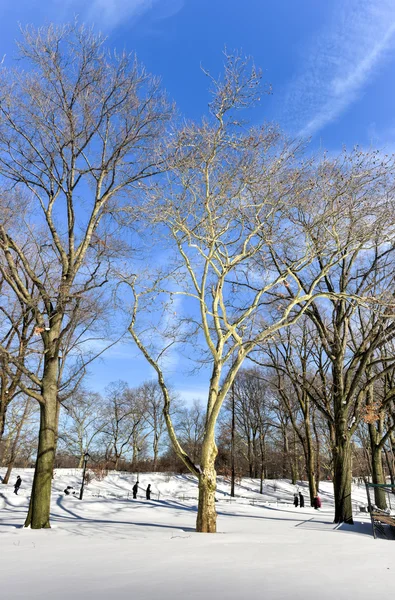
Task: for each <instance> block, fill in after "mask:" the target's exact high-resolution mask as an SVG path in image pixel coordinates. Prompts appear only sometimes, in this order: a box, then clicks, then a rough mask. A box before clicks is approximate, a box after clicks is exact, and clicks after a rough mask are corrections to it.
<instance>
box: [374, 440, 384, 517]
mask: <svg viewBox="0 0 395 600" xmlns="http://www.w3.org/2000/svg"><path fill="white" fill-rule="evenodd" d="M372 479H373V483H378V484H383V483H385V477H384V469H383V456H382V452H381V447H380V446H378V445H374V447H373V446H372ZM374 503H375V505H376V506H377V508H380V509H381V510H385V509H386V508H387V501H386V494H385V490H384V489H382V488H376V487H375V488H374Z"/></svg>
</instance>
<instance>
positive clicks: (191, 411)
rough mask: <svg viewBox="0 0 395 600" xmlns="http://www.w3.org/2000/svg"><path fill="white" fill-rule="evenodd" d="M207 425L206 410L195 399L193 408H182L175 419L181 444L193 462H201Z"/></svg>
mask: <svg viewBox="0 0 395 600" xmlns="http://www.w3.org/2000/svg"><path fill="white" fill-rule="evenodd" d="M204 425H205V410H204V406H203V405H202V403H201V402H200V401H199V400H197V399H196V398H195V400H193V402H192V405H191V406H185V407H184V408H181V409H180V410H179V412H178V414H177V417H176V419H175V427H176V430H177V435H178V437H179V439H180V442H181V444H182V445H183V447H184V448H185V450H186V452H188V455H189V456H190V457H191V458H192V460H193V461H195V462H197V461H198V460H199V456H200V452H201V449H202V442H203V437H204Z"/></svg>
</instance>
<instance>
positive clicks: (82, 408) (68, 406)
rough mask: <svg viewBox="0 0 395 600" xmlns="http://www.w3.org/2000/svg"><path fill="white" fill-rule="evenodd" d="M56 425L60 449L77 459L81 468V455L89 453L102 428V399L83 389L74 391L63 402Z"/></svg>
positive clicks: (82, 460)
mask: <svg viewBox="0 0 395 600" xmlns="http://www.w3.org/2000/svg"><path fill="white" fill-rule="evenodd" d="M64 407H65V409H64V410H63V411H62V415H61V420H60V426H59V442H60V444H61V450H65V451H66V452H68V453H70V454H72V455H74V456H77V457H78V459H79V460H78V468H80V469H81V468H82V466H83V463H84V454H85V452H90V453H92V451H93V448H94V447H97V443H98V442H99V439H98V438H99V437H100V436H101V434H102V433H103V431H104V429H105V427H106V424H107V423H106V420H105V416H104V407H103V400H102V398H101V397H100V395H99V394H97V393H94V392H89V391H88V390H85V389H79V390H76V391H74V392H73V393H72V394H70V396H69V397H68V399H67V401H65V403H64Z"/></svg>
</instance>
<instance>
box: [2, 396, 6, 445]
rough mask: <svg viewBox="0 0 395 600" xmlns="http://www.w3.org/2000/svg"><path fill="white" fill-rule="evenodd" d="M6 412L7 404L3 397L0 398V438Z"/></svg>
mask: <svg viewBox="0 0 395 600" xmlns="http://www.w3.org/2000/svg"><path fill="white" fill-rule="evenodd" d="M6 412H7V404H6V401H5V399H3V398H1V399H0V440H1V439H2V438H3V435H4V429H5V418H6Z"/></svg>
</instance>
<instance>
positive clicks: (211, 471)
mask: <svg viewBox="0 0 395 600" xmlns="http://www.w3.org/2000/svg"><path fill="white" fill-rule="evenodd" d="M216 456H217V446H216V444H215V441H214V438H211V439H210V438H209V439H206V440H205V441H204V443H203V448H202V458H203V460H202V465H201V471H200V474H199V502H198V514H197V520H196V531H198V532H200V533H216V531H217V511H216V509H215V491H216V488H217V473H216V471H215V466H214V465H215V459H216Z"/></svg>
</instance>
